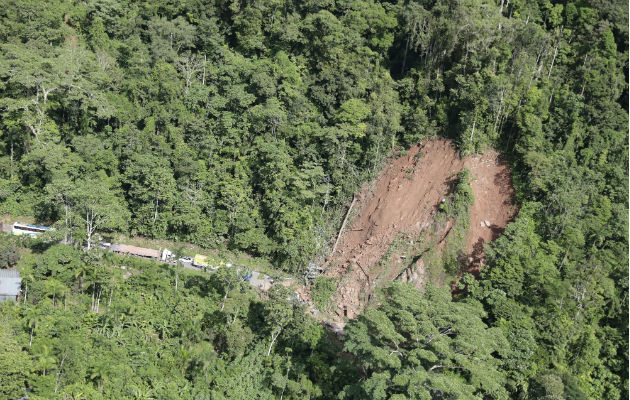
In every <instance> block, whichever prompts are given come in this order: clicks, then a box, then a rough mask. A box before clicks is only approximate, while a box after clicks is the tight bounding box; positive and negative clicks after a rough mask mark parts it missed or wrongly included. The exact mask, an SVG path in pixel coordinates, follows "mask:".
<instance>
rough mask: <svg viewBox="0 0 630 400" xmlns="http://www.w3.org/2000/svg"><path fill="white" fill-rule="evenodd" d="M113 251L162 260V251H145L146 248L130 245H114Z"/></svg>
mask: <svg viewBox="0 0 630 400" xmlns="http://www.w3.org/2000/svg"><path fill="white" fill-rule="evenodd" d="M112 251H115V252H117V253H123V254H127V253H128V254H133V255H136V256H142V257H153V258H160V250H154V249H145V248H144V247H137V246H130V245H128V244H114V245H112Z"/></svg>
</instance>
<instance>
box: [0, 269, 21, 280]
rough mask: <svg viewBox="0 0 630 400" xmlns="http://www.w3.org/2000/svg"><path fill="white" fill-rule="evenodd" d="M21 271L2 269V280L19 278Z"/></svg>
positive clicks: (0, 273) (0, 275) (0, 272)
mask: <svg viewBox="0 0 630 400" xmlns="http://www.w3.org/2000/svg"><path fill="white" fill-rule="evenodd" d="M19 277H20V271H18V270H17V269H0V278H19Z"/></svg>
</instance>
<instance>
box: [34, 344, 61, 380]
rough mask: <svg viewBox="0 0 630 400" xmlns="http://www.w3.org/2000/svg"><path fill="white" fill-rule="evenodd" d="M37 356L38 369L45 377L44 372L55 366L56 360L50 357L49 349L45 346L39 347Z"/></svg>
mask: <svg viewBox="0 0 630 400" xmlns="http://www.w3.org/2000/svg"><path fill="white" fill-rule="evenodd" d="M38 350H39V351H38V353H39V354H38V356H37V365H38V369H39V370H40V371H42V376H46V370H50V369H51V368H53V367H54V366H55V365H57V360H55V357H53V356H52V354H51V351H50V348H49V347H48V346H46V345H45V344H42V345H41V346H39V349H38Z"/></svg>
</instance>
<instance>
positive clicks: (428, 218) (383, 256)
mask: <svg viewBox="0 0 630 400" xmlns="http://www.w3.org/2000/svg"><path fill="white" fill-rule="evenodd" d="M463 168H468V169H469V170H470V172H471V174H470V183H471V187H472V190H473V194H474V204H473V205H472V206H471V207H470V209H469V214H470V226H469V229H468V230H467V231H466V232H464V235H463V239H464V240H463V242H462V243H460V244H458V246H459V248H461V249H462V250H463V251H464V252H465V253H466V254H464V256H463V257H459V261H460V262H461V263H462V264H463V265H462V267H463V268H465V269H468V270H470V271H471V272H473V273H475V272H478V270H479V268H480V267H481V266H482V264H483V256H484V253H483V244H484V243H485V242H487V241H491V240H494V239H496V237H497V236H498V235H499V234H501V232H502V231H503V229H504V228H505V226H506V225H507V223H508V222H509V221H510V220H511V219H512V218H513V217H514V215H515V214H516V212H517V208H516V207H515V206H514V189H513V188H512V185H511V178H510V170H509V168H508V166H507V164H506V163H505V162H504V161H503V160H502V159H501V157H500V156H499V154H498V153H497V152H494V151H491V152H487V153H485V154H483V155H474V156H469V157H465V158H463V159H462V158H460V157H459V155H458V152H457V151H456V150H455V148H454V147H453V144H452V142H451V141H450V140H446V139H436V140H430V141H429V140H427V141H425V142H424V143H423V144H421V145H416V146H414V147H412V148H411V149H409V150H408V151H407V152H406V155H404V156H401V157H398V158H397V159H395V160H394V161H393V162H392V163H391V164H390V165H389V166H388V167H387V168H385V170H384V171H383V172H382V173H381V175H380V176H379V177H378V179H377V180H376V181H375V182H374V184H373V185H372V186H371V187H369V188H368V187H366V188H364V190H363V191H362V193H361V194H360V195H358V198H357V200H356V202H355V205H354V208H353V210H352V213H351V215H350V217H349V218H350V219H349V221H348V224H347V226H346V228H345V229H344V231H343V232H342V234H341V237H340V241H339V245H338V246H337V248H336V250H335V252H334V253H333V254H331V256H330V258H329V259H328V260H327V261H326V263H325V264H324V265H323V269H324V274H325V275H326V276H329V277H332V278H336V279H337V280H338V288H337V291H336V293H335V299H334V303H335V304H336V306H337V309H336V310H335V311H336V314H337V316H338V318H343V317H349V318H353V317H354V316H356V315H357V314H358V313H359V312H360V310H361V309H362V307H363V306H364V305H365V304H366V303H367V302H368V301H370V299H371V293H372V292H373V290H374V289H375V288H376V287H377V286H380V285H381V284H383V283H385V282H386V281H391V280H394V279H401V280H405V281H412V282H414V283H415V284H416V286H418V287H421V286H422V285H424V283H425V282H426V281H427V280H431V281H433V283H436V284H443V283H445V282H443V280H444V274H443V273H441V274H440V276H439V277H436V276H432V277H427V276H426V266H425V263H430V262H433V263H435V264H437V263H439V261H440V260H437V261H436V259H435V258H436V257H437V258H439V257H440V255H439V254H441V253H442V252H444V248H445V243H446V242H447V241H448V240H449V234H450V235H451V236H452V235H453V234H452V228H453V224H454V221H453V220H452V219H445V218H442V219H440V218H437V214H438V210H439V206H440V203H441V202H443V201H445V199H446V198H447V197H448V195H449V191H450V190H451V189H452V186H453V185H452V184H453V182H454V179H455V178H456V175H457V173H458V172H459V171H461V170H462V169H463ZM436 254H437V256H436ZM431 257H433V261H430V259H431ZM440 268H441V267H440Z"/></svg>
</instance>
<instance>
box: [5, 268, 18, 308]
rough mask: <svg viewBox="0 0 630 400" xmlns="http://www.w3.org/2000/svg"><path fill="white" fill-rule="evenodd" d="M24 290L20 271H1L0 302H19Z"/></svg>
mask: <svg viewBox="0 0 630 400" xmlns="http://www.w3.org/2000/svg"><path fill="white" fill-rule="evenodd" d="M21 290H22V278H20V271H18V270H16V269H0V302H3V301H7V300H13V301H17V300H18V297H19V296H20V291H21Z"/></svg>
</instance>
